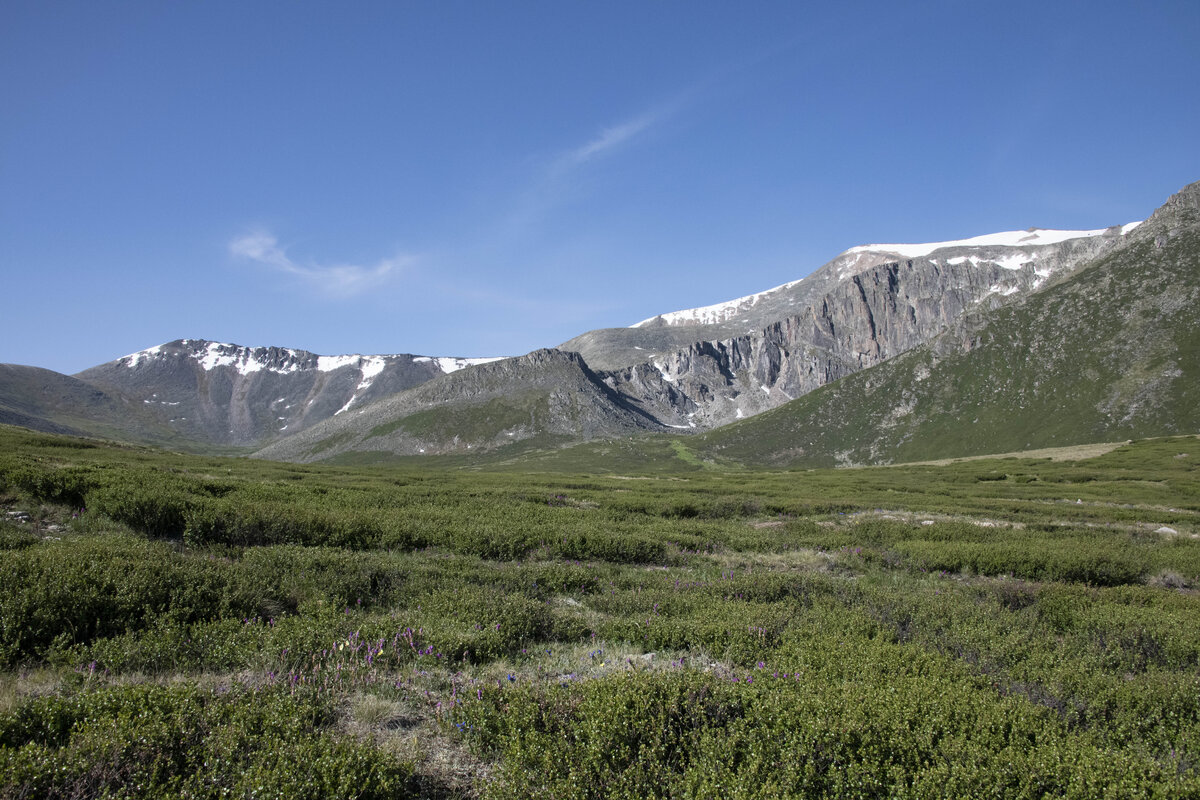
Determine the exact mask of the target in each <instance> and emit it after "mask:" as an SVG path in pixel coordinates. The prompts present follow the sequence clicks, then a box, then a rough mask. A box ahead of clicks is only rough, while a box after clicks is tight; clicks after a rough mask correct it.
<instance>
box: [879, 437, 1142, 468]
mask: <svg viewBox="0 0 1200 800" xmlns="http://www.w3.org/2000/svg"><path fill="white" fill-rule="evenodd" d="M1127 444H1129V442H1128V441H1124V442H1098V443H1096V444H1076V445H1071V446H1069V447H1044V448H1042V449H1040V450H1021V451H1018V452H1015V453H989V454H987V455H980V456H960V457H958V458H939V459H936V460H934V461H909V462H906V463H904V464H889V465H887V466H891V467H919V466H929V467H944V466H946V465H948V464H958V463H960V462H963V461H981V460H983V459H987V458H1048V459H1050V460H1051V461H1084V460H1086V459H1089V458H1097V457H1099V456H1102V455H1104V454H1105V453H1111V452H1112V451H1113V450H1116V449H1117V448H1118V447H1124V446H1125V445H1127Z"/></svg>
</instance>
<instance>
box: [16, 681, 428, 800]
mask: <svg viewBox="0 0 1200 800" xmlns="http://www.w3.org/2000/svg"><path fill="white" fill-rule="evenodd" d="M332 722H333V706H332V703H331V701H329V700H328V699H326V698H323V697H321V696H319V695H317V694H315V693H310V692H304V693H295V694H292V693H288V692H286V691H283V690H280V689H266V690H251V689H247V688H242V687H236V686H235V687H230V688H223V689H217V690H210V689H202V688H198V687H195V686H182V685H178V686H170V687H160V686H145V685H142V686H132V687H122V688H117V689H104V690H99V691H93V692H85V693H81V694H77V695H74V696H70V697H58V696H52V697H42V698H37V699H33V700H29V701H26V702H25V703H24V704H22V705H21V706H19V707H18V708H17V709H16V710H15V711H13V712H12V713H10V714H8V715H6V716H4V717H0V776H2V777H0V781H3V784H2V785H0V795H3V796H6V797H41V798H74V797H101V796H102V797H129V798H168V797H171V798H175V797H193V798H209V797H213V798H216V797H278V798H284V797H286V798H313V800H318V799H322V800H323V799H324V798H363V799H364V800H365V799H367V798H392V797H405V796H410V795H409V792H408V791H407V787H408V782H409V779H410V777H411V768H410V767H409V766H408V765H405V764H401V763H399V762H396V761H393V760H391V759H390V758H388V757H387V756H385V755H384V754H383V753H381V752H380V751H378V750H376V749H374V748H372V747H370V746H368V745H366V744H363V743H360V742H358V741H356V740H354V739H346V738H338V737H335V735H334V734H333V733H332V732H331V731H330V730H329V726H330V725H331V723H332Z"/></svg>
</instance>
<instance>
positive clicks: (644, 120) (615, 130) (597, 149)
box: [560, 110, 667, 167]
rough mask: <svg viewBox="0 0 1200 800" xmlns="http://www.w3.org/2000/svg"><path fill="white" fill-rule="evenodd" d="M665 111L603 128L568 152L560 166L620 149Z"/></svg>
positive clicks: (651, 125)
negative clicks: (587, 140) (592, 137)
mask: <svg viewBox="0 0 1200 800" xmlns="http://www.w3.org/2000/svg"><path fill="white" fill-rule="evenodd" d="M666 113H667V112H666V111H663V110H656V111H651V112H649V113H646V114H642V115H641V116H640V117H635V118H634V119H631V120H629V121H628V122H623V123H621V124H620V125H613V126H612V127H610V128H605V129H604V130H602V131H600V135H598V136H596V137H595V138H594V139H592V140H591V141H590V142H587V143H586V144H584V145H582V146H580V147H577V148H575V149H574V150H572V151H570V152H569V153H568V154H567V155H566V157H565V158H564V159H563V160H562V162H560V166H564V167H565V166H575V165H578V164H582V163H584V162H585V161H590V160H591V159H593V158H595V157H597V156H600V155H603V154H604V153H607V152H608V151H610V150H614V149H616V148H617V147H620V146H621V145H622V144H624V143H625V142H627V141H629V140H630V139H633V138H634V137H636V136H638V135H639V134H641V133H644V132H645V131H647V130H649V129H650V128H651V127H653V126H654V125H655V123H657V122H659V121H660V120H661V119H662V118H663V117H664V116H665V115H666Z"/></svg>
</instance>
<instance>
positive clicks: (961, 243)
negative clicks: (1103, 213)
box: [846, 222, 1140, 263]
mask: <svg viewBox="0 0 1200 800" xmlns="http://www.w3.org/2000/svg"><path fill="white" fill-rule="evenodd" d="M1138 224H1140V223H1136V222H1130V223H1128V224H1127V225H1124V226H1122V228H1121V231H1122V233H1124V232H1125V229H1126V228H1129V229H1130V230H1132V229H1133V228H1131V227H1130V226H1133V227H1137V226H1138ZM1107 230H1108V228H1097V229H1096V230H1092V231H1058V230H1047V229H1044V228H1030V229H1029V230H1026V231H1003V232H1001V233H986V234H984V235H982V236H972V237H971V238H969V239H955V240H953V241H948V242H925V243H923V244H864V245H859V246H858V247H851V248H850V249H849V250H847V251H846V253H847V254H849V253H895V254H896V255H898V256H903V257H904V258H920V257H921V256H927V255H929V254H930V253H932V252H934V251H935V250H941V249H942V248H944V247H1029V246H1035V247H1040V246H1042V245H1048V244H1058V243H1059V242H1065V241H1068V240H1070V239H1086V238H1090V237H1092V236H1102V235H1103V234H1104V232H1105V231H1107ZM951 263H953V262H951Z"/></svg>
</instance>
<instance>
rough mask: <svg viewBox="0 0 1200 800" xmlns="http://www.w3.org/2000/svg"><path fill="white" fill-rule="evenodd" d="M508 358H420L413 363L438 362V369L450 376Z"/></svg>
mask: <svg viewBox="0 0 1200 800" xmlns="http://www.w3.org/2000/svg"><path fill="white" fill-rule="evenodd" d="M506 358H508V356H490V357H487V358H453V357H450V356H438V357H432V356H419V357H417V358H414V359H413V363H417V364H428V363H429V362H430V361H433V362H436V363H437V365H438V369H440V370H441V371H442V372H444V373H445V374H447V375H449V374H450V373H451V372H458V371H459V370H460V369H463V368H464V367H473V366H475V365H476V364H490V363H491V362H493V361H502V360H504V359H506Z"/></svg>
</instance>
